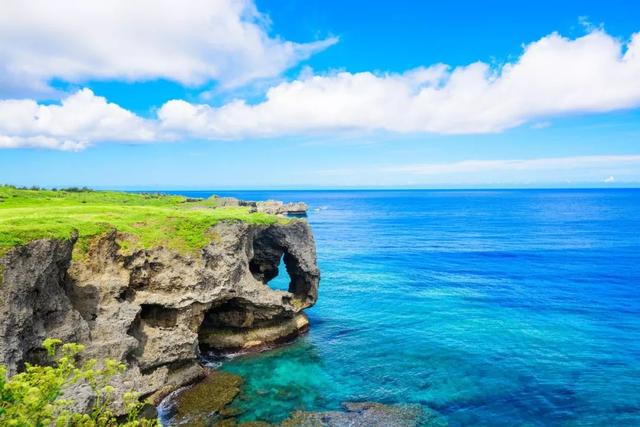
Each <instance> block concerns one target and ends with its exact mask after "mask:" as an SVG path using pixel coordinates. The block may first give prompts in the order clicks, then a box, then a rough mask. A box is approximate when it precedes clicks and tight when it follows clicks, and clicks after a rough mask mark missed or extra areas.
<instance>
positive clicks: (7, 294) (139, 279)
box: [0, 220, 320, 409]
mask: <svg viewBox="0 0 640 427" xmlns="http://www.w3.org/2000/svg"><path fill="white" fill-rule="evenodd" d="M209 234H210V235H211V236H212V239H211V243H210V244H209V245H207V246H206V247H205V248H203V249H202V250H201V252H200V254H199V256H182V255H179V254H177V253H175V252H172V251H169V250H167V249H164V248H155V249H151V250H138V251H135V252H134V253H123V252H122V251H120V248H119V244H118V242H119V241H121V240H122V239H126V236H124V235H121V234H120V233H118V232H117V231H115V230H114V231H113V232H110V233H108V234H107V235H105V236H104V237H102V238H101V239H99V240H97V241H96V242H94V243H93V244H92V246H91V248H90V249H89V253H88V256H87V257H86V259H84V260H83V261H79V262H71V251H72V248H73V244H74V240H73V239H72V240H70V241H64V242H63V241H56V240H38V241H34V242H31V243H29V244H28V245H25V246H22V247H17V248H14V249H13V250H11V251H10V252H9V253H8V254H7V255H6V256H5V257H3V258H2V259H0V265H2V269H1V270H0V271H3V282H4V283H3V284H2V286H1V287H0V363H3V364H6V365H7V366H8V367H9V370H10V372H11V373H14V372H16V370H18V369H19V368H20V367H21V366H22V365H23V364H24V362H34V361H36V362H37V361H38V357H39V354H40V352H41V348H40V345H41V343H42V341H43V340H44V339H45V338H48V337H53V338H61V339H62V340H64V341H73V342H80V343H83V344H85V345H86V348H87V349H86V352H85V355H86V357H96V358H107V357H109V358H114V359H117V360H121V361H123V362H125V363H126V364H127V365H128V369H127V372H126V374H125V375H124V376H122V378H119V380H118V383H117V384H116V389H117V391H116V393H115V395H120V394H122V393H120V392H123V391H124V390H130V389H134V390H136V391H138V392H139V393H141V394H142V395H143V396H149V395H150V396H152V397H153V399H154V400H155V401H159V399H161V398H162V397H163V396H165V395H166V394H168V393H169V392H170V391H171V390H173V389H175V388H176V387H178V386H180V385H183V384H186V383H189V382H193V381H195V380H197V379H198V378H201V377H202V376H203V374H204V371H203V369H202V368H201V367H200V365H199V364H198V361H197V356H198V354H199V351H200V350H199V346H200V342H199V336H204V335H208V334H209V335H210V334H213V335H215V333H216V330H217V329H221V330H227V331H228V330H230V329H232V330H233V331H235V332H236V333H238V334H237V335H236V336H235V337H234V338H233V340H230V341H228V342H227V341H224V342H223V341H217V342H216V345H214V346H211V345H210V346H209V347H213V348H215V349H217V350H225V349H227V348H228V347H226V346H227V345H228V346H231V347H236V346H239V347H243V348H246V347H253V346H258V345H261V344H266V343H269V342H275V341H278V339H280V338H282V337H283V336H286V337H290V336H291V335H292V334H295V333H299V332H302V331H304V329H305V328H306V318H305V317H304V316H303V315H301V314H300V313H301V310H302V309H304V308H306V307H309V306H311V305H313V304H314V303H315V301H316V299H317V290H318V284H319V280H320V273H319V271H318V268H317V265H316V254H315V243H314V240H313V235H312V234H311V230H310V228H309V226H308V224H307V223H306V222H304V221H299V220H294V221H290V222H288V223H286V224H280V223H279V224H274V225H250V224H246V223H243V222H221V223H218V224H217V225H215V226H214V227H212V229H211V230H210V233H209ZM281 257H283V258H284V263H285V265H286V269H287V272H288V273H289V275H290V277H291V284H290V286H289V291H288V292H287V291H278V290H273V289H271V288H270V287H269V286H268V284H267V282H268V280H270V279H271V278H272V277H273V276H274V275H275V274H277V272H278V271H277V269H278V264H279V262H280V258H281ZM205 320H207V321H206V322H205ZM118 403H119V404H120V403H121V402H118ZM116 409H117V408H116Z"/></svg>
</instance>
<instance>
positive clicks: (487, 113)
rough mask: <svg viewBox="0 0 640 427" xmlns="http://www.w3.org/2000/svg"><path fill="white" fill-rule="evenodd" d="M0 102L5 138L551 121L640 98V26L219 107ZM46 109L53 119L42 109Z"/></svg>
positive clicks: (317, 78) (443, 128) (320, 80)
mask: <svg viewBox="0 0 640 427" xmlns="http://www.w3.org/2000/svg"><path fill="white" fill-rule="evenodd" d="M134 62H135V61H134ZM171 63H172V61H171V60H169V61H163V64H168V65H169V66H171ZM134 69H135V65H134ZM76 101H77V104H76ZM0 103H1V105H2V107H0V108H2V110H0V135H2V137H3V138H4V140H5V142H4V143H2V142H0V146H2V145H3V144H4V146H20V144H21V141H23V143H24V145H37V146H45V145H51V144H50V141H49V142H46V143H38V142H37V141H38V138H54V139H56V141H58V144H60V147H61V148H62V147H65V145H64V144H65V141H82V142H83V144H85V145H86V144H87V143H91V142H99V141H110V140H116V141H125V140H128V141H154V140H174V139H186V138H197V139H203V140H219V139H241V138H249V137H271V136H280V135H296V134H309V133H314V132H339V131H344V130H348V131H358V132H373V131H384V132H394V133H440V134H477V133H492V132H500V131H503V130H505V129H509V128H512V127H516V126H519V125H521V124H523V123H527V122H531V123H546V122H547V121H548V119H549V118H551V117H555V116H558V115H567V114H580V113H594V112H605V111H613V110H617V109H625V108H634V107H638V106H640V33H637V34H634V35H633V36H632V37H631V39H630V40H628V41H627V42H622V41H620V40H618V39H616V38H614V37H612V36H610V35H608V34H607V33H605V32H604V31H602V30H594V31H592V32H591V33H589V34H587V35H585V36H583V37H579V38H577V39H567V38H564V37H562V36H560V35H558V34H555V33H554V34H551V35H548V36H546V37H543V38H542V39H540V40H538V41H536V42H533V43H531V44H529V45H526V46H524V51H523V53H522V54H521V56H520V57H519V58H518V59H517V60H516V61H514V62H509V63H505V64H503V65H502V66H500V67H490V66H489V65H488V64H486V63H482V62H476V63H473V64H470V65H466V66H460V67H455V68H452V67H449V66H446V65H443V64H436V65H432V66H429V67H422V68H418V69H414V70H410V71H407V72H404V73H399V74H394V73H387V74H376V73H371V72H362V73H349V72H337V73H331V74H325V75H314V74H313V73H309V72H307V73H305V74H304V76H301V77H300V78H298V79H296V80H293V81H288V82H284V83H280V84H277V85H275V86H273V87H271V88H270V89H268V90H267V92H266V96H265V99H264V100H263V101H261V102H258V103H256V104H251V103H248V102H247V101H245V100H242V99H237V100H234V101H231V102H229V103H227V104H223V105H221V106H219V107H214V106H211V105H208V104H194V103H190V102H187V101H184V100H170V101H168V102H166V103H165V104H164V105H162V106H161V107H160V108H159V109H158V110H157V113H156V114H157V116H156V117H153V118H151V119H142V118H140V117H137V116H135V115H134V114H133V113H130V112H128V111H126V110H124V109H122V108H120V107H118V106H117V105H114V104H109V103H108V102H107V101H106V100H105V99H103V98H99V97H96V96H95V95H93V93H91V91H89V90H88V89H85V90H83V91H81V92H79V93H77V94H74V95H72V96H70V97H68V98H66V99H64V100H63V101H62V104H61V105H59V106H58V105H51V106H43V105H38V104H36V103H35V102H34V101H28V100H27V101H25V100H7V101H0ZM83 103H86V104H87V105H89V106H91V107H90V108H85V107H84V105H83ZM76 105H81V106H80V107H77V108H74V106H76ZM85 110H86V111H85ZM34 112H37V114H38V115H39V116H38V117H45V119H40V118H38V119H36V118H34V117H35V114H36V113H34ZM49 112H58V114H60V117H61V118H62V120H61V121H59V120H50V119H46V118H47V117H48V116H47V114H53V113H49ZM72 113H73V114H72ZM89 113H90V114H89ZM75 114H78V117H79V118H78V119H76V118H75V116H74V115H75ZM101 114H104V115H105V117H100V115H101ZM20 138H28V139H20ZM45 141H48V140H45Z"/></svg>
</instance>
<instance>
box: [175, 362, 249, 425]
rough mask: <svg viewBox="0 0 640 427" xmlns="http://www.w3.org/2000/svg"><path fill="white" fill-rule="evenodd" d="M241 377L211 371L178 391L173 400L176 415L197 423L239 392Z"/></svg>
mask: <svg viewBox="0 0 640 427" xmlns="http://www.w3.org/2000/svg"><path fill="white" fill-rule="evenodd" d="M242 383H243V380H242V377H240V376H238V375H234V374H230V373H228V372H221V371H213V372H211V373H210V374H209V375H207V376H206V377H205V378H204V379H203V380H202V381H200V382H199V383H197V384H195V385H193V386H191V387H190V388H188V389H186V390H185V391H183V392H182V393H180V394H179V395H178V396H177V397H176V400H175V409H176V412H177V417H178V418H180V419H183V420H186V421H187V422H188V423H189V424H190V425H199V422H201V421H202V422H204V421H205V420H206V419H208V418H210V417H211V416H212V415H214V414H219V413H220V412H221V411H222V410H223V409H224V407H225V406H227V405H228V404H229V403H231V402H232V401H233V399H235V397H236V396H237V395H238V393H240V386H241V385H242Z"/></svg>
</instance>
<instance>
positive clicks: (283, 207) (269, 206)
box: [256, 200, 309, 216]
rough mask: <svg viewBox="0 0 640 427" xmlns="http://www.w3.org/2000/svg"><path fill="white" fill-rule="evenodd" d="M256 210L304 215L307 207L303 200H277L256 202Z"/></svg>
mask: <svg viewBox="0 0 640 427" xmlns="http://www.w3.org/2000/svg"><path fill="white" fill-rule="evenodd" d="M256 210H257V211H258V212H264V213H268V214H271V215H289V216H305V215H306V214H307V210H309V207H308V206H307V204H306V203H303V202H292V203H283V202H281V201H279V200H267V201H265V202H256Z"/></svg>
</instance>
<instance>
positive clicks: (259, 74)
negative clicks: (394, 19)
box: [0, 0, 336, 96]
mask: <svg viewBox="0 0 640 427" xmlns="http://www.w3.org/2000/svg"><path fill="white" fill-rule="evenodd" d="M1 9H2V10H1V12H0V82H1V83H0V93H4V94H5V96H16V95H20V94H24V93H43V92H46V91H47V90H49V91H50V90H51V89H50V88H49V87H48V82H49V81H50V80H51V79H60V80H64V81H68V82H82V81H86V80H88V79H117V80H126V81H139V80H151V79H158V78H164V79H169V80H173V81H177V82H180V83H183V84H186V85H199V84H203V83H206V82H208V81H211V80H216V81H218V82H220V83H221V84H222V85H223V86H237V85H241V84H243V83H246V82H248V81H251V80H255V79H260V78H266V77H273V76H277V75H279V74H280V73H281V72H282V71H283V70H285V69H287V68H289V67H291V66H292V65H294V64H296V63H297V62H299V61H301V60H303V59H305V58H307V57H309V56H310V55H311V54H313V53H314V52H317V51H319V50H321V49H324V48H326V47H327V46H329V45H331V44H333V43H335V42H336V39H335V38H329V39H325V40H320V41H316V42H311V43H295V42H291V41H287V40H282V39H280V38H277V37H272V36H270V35H269V34H268V19H267V18H266V17H265V16H264V15H262V14H261V13H260V12H259V11H258V10H257V9H256V8H255V5H254V4H253V2H252V1H251V0H189V1H186V2H179V1H176V0H136V1H129V0H110V1H100V0H83V1H75V0H56V1H50V0H26V1H25V0H3V2H2V8H1Z"/></svg>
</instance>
